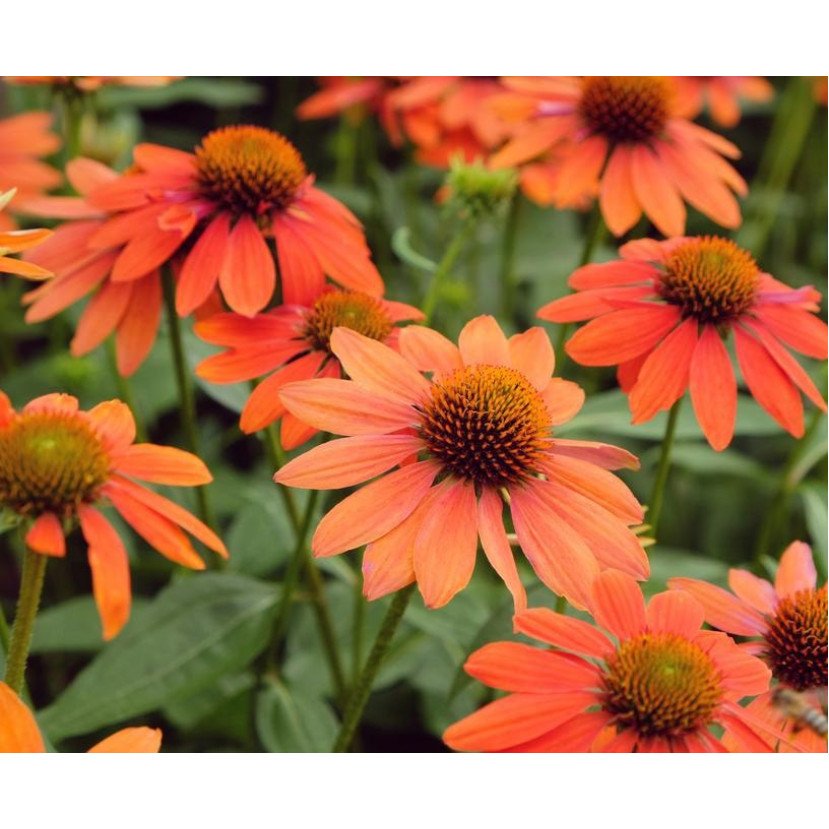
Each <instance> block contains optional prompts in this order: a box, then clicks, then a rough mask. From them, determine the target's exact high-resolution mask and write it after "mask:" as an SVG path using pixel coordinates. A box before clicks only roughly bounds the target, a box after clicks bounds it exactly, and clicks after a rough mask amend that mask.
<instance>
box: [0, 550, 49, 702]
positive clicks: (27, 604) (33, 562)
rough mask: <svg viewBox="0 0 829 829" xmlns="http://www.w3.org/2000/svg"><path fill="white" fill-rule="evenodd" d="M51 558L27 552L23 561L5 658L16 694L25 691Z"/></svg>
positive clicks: (9, 678)
mask: <svg viewBox="0 0 829 829" xmlns="http://www.w3.org/2000/svg"><path fill="white" fill-rule="evenodd" d="M47 561H48V557H47V556H44V555H40V554H39V553H33V552H32V551H31V550H26V552H25V554H24V558H23V574H22V576H21V577H20V595H19V597H18V599H17V610H16V612H15V615H14V624H13V625H12V632H11V639H10V641H9V650H8V654H7V656H6V685H8V686H9V687H10V688H11V689H12V691H14V692H15V693H16V694H20V692H21V690H22V689H23V680H24V677H25V675H26V662H27V660H28V658H29V646H30V645H31V643H32V631H33V630H34V623H35V617H36V616H37V609H38V607H39V606H40V594H41V593H42V592H43V574H44V573H45V572H46V562H47Z"/></svg>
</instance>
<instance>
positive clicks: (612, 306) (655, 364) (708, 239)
mask: <svg viewBox="0 0 829 829" xmlns="http://www.w3.org/2000/svg"><path fill="white" fill-rule="evenodd" d="M619 252H620V254H621V256H622V260H621V261H615V262H606V263H604V264H600V265H586V266H585V267H582V268H579V269H578V270H577V271H575V273H573V275H572V276H571V277H570V286H571V287H572V288H575V289H576V290H577V291H578V293H576V294H573V295H572V296H568V297H563V298H562V299H557V300H555V301H553V302H551V303H549V304H548V305H545V306H544V307H543V308H542V309H541V310H540V311H539V312H538V314H539V316H540V317H541V318H542V319H545V320H550V321H552V322H559V323H564V322H574V321H581V320H592V322H589V323H588V324H587V325H585V326H584V327H583V328H582V329H580V330H579V331H577V332H576V333H575V335H574V336H573V337H572V338H571V339H570V341H569V342H568V343H567V345H566V350H567V353H568V354H569V355H570V356H571V357H572V358H573V359H574V360H576V362H579V363H582V364H583V365H590V366H609V365H618V366H619V369H618V377H619V384H620V385H621V387H622V389H623V390H624V391H625V392H626V393H628V394H629V399H630V408H631V412H632V413H633V422H634V423H641V422H643V421H646V420H649V419H650V418H652V417H653V416H654V415H655V414H656V413H657V412H659V411H661V410H663V409H668V408H670V407H671V406H672V405H673V404H674V403H675V402H676V401H677V400H679V398H680V397H682V395H683V394H684V393H685V390H686V389H688V388H689V387H690V390H691V402H692V403H693V405H694V411H695V413H696V416H697V420H698V421H699V424H700V426H701V427H702V431H703V432H704V434H705V436H706V438H707V439H708V442H709V443H710V444H711V446H713V447H714V449H717V450H720V449H724V448H725V447H726V446H728V444H729V443H730V442H731V438H732V436H733V434H734V422H735V418H736V410H737V384H736V380H735V378H734V371H733V369H732V367H731V360H730V358H729V356H728V351H727V349H726V347H725V343H724V342H723V338H724V337H727V336H728V334H729V333H733V335H734V341H735V345H736V350H737V362H738V363H739V365H740V370H741V371H742V374H743V379H744V380H745V382H746V385H747V386H748V389H749V391H750V392H751V394H752V395H754V397H755V398H756V399H757V402H758V403H759V404H760V405H761V406H762V407H763V408H764V409H765V410H766V411H767V412H768V413H769V414H770V415H771V416H772V417H773V418H774V419H775V420H776V421H777V422H778V423H779V424H780V425H781V426H782V427H783V428H784V429H786V430H787V431H789V432H791V434H793V435H795V437H800V436H801V435H803V402H802V400H801V398H800V392H801V391H802V392H803V393H804V394H805V395H806V396H807V397H808V398H809V399H810V400H811V401H812V402H813V403H814V404H815V405H816V406H818V407H820V408H821V409H823V410H825V409H826V404H825V402H824V400H823V397H822V396H821V394H820V392H819V391H818V390H817V388H816V387H815V385H814V383H813V382H812V381H811V380H810V379H809V376H808V375H807V374H806V372H805V371H804V370H803V368H802V367H801V366H800V364H799V363H798V362H797V361H796V360H795V359H794V358H793V357H792V356H791V354H790V353H789V352H788V351H787V350H786V348H784V345H785V346H789V347H790V348H793V349H794V350H796V351H799V352H800V353H802V354H806V355H808V356H809V357H815V358H817V359H821V360H825V359H826V340H827V329H826V324H825V323H824V322H823V321H822V320H820V319H819V318H818V317H817V316H815V314H814V313H812V312H814V311H817V310H818V305H817V302H818V300H819V299H820V294H819V293H818V292H817V291H816V290H815V289H814V288H811V287H806V288H800V289H798V290H794V289H792V288H790V287H788V286H787V285H784V284H783V283H781V282H778V281H777V280H776V279H775V278H774V277H772V276H771V275H770V274H767V273H763V272H762V271H761V270H760V268H759V267H758V266H757V263H756V262H755V261H754V259H753V258H752V256H751V254H750V253H749V252H748V251H746V250H744V249H743V248H740V247H738V246H737V245H736V244H734V242H732V241H730V240H728V239H721V238H718V237H715V236H700V237H680V238H677V239H669V240H667V241H664V242H656V241H654V240H652V239H641V240H637V241H635V242H629V243H628V244H626V245H623V246H622V248H621V249H620V251H619Z"/></svg>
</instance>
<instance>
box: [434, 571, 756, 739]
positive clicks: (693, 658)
mask: <svg viewBox="0 0 829 829" xmlns="http://www.w3.org/2000/svg"><path fill="white" fill-rule="evenodd" d="M590 611H591V614H592V615H593V618H594V619H595V620H596V622H597V623H598V627H594V626H593V625H591V624H589V623H588V622H584V621H581V620H579V619H574V618H572V617H570V616H565V615H563V614H561V613H554V612H553V611H552V610H548V609H546V608H539V609H530V610H526V611H524V612H523V613H519V614H518V615H517V616H516V617H515V626H516V629H517V630H518V631H519V632H521V633H524V634H526V635H527V636H531V637H533V638H535V639H538V640H540V641H542V642H545V643H546V644H548V645H552V646H553V647H554V648H555V649H556V650H554V651H544V650H539V649H537V648H534V647H532V646H530V645H523V644H518V643H516V642H496V643H493V644H490V645H486V646H484V647H483V648H481V649H480V650H478V651H476V652H475V653H473V654H472V656H470V657H469V659H468V660H467V663H466V666H465V667H466V671H467V673H469V674H471V675H472V676H474V677H475V678H476V679H479V680H481V681H482V682H484V683H486V684H487V685H489V686H491V687H493V688H499V689H501V690H504V691H509V692H510V694H509V695H508V696H506V697H504V698H503V699H498V700H496V701H495V702H492V703H490V704H489V705H486V706H484V707H483V708H482V709H480V710H479V711H476V712H475V713H474V714H471V715H470V716H468V717H466V718H465V719H463V720H461V721H460V722H457V723H455V724H454V725H453V726H450V728H448V729H447V731H446V732H445V734H444V735H443V739H444V740H445V742H446V743H447V745H449V746H450V747H451V748H454V749H457V750H461V751H508V752H589V751H593V752H631V751H637V752H716V751H727V750H728V749H727V748H726V747H725V746H724V745H723V744H722V742H721V741H720V740H719V739H717V737H716V736H715V735H714V734H713V733H712V732H711V730H710V728H711V726H725V727H728V728H730V729H731V731H732V733H733V735H734V738H735V740H736V741H737V746H738V750H740V751H762V752H768V751H771V747H770V746H769V745H768V744H767V743H766V741H765V740H764V739H763V738H762V737H761V736H760V735H759V734H758V733H757V731H758V730H759V731H761V732H764V731H765V728H764V727H763V726H762V724H760V725H758V724H757V723H756V722H755V720H754V718H753V717H751V715H750V714H748V713H747V712H746V710H745V709H743V708H741V707H740V706H739V705H738V702H739V700H740V699H742V698H743V697H746V696H754V695H756V694H762V693H763V692H765V691H766V690H767V688H768V685H769V673H770V672H769V669H768V668H767V667H766V665H764V664H763V662H762V661H761V660H759V659H757V658H756V657H754V656H752V655H751V654H748V653H746V652H745V651H744V650H742V649H741V648H740V647H738V646H737V645H736V644H735V642H734V641H733V640H732V639H731V638H730V637H728V636H726V634H724V633H715V632H713V631H705V630H700V627H701V625H702V621H703V609H702V606H701V605H700V604H699V603H698V602H697V601H696V600H695V599H693V598H692V597H691V596H687V595H684V594H682V593H678V592H676V591H669V592H666V593H660V594H658V595H656V596H654V597H653V598H652V599H651V600H650V602H649V603H648V606H647V608H646V607H645V601H644V599H643V597H642V591H641V590H640V588H639V585H638V584H636V582H635V581H634V580H633V579H632V578H631V577H630V576H628V575H626V574H625V573H621V572H619V571H617V570H606V571H604V572H602V573H600V574H599V575H598V576H597V577H596V579H595V581H594V583H593V588H592V591H591V598H590Z"/></svg>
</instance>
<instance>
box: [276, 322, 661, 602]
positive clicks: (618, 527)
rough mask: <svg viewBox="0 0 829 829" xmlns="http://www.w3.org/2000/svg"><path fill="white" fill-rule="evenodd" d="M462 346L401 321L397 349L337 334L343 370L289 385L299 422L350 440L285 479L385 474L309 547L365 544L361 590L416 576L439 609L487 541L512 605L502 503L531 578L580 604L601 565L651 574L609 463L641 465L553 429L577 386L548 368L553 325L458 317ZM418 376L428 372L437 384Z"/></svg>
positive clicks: (285, 472) (384, 588)
mask: <svg viewBox="0 0 829 829" xmlns="http://www.w3.org/2000/svg"><path fill="white" fill-rule="evenodd" d="M459 346H460V347H459V348H458V347H456V346H455V345H454V344H452V343H451V342H449V340H447V339H446V338H445V337H443V336H442V335H441V334H438V333H437V332H436V331H432V330H430V329H427V328H421V327H419V326H409V327H408V328H404V329H403V330H402V331H401V332H400V352H401V353H397V352H396V351H395V350H393V349H391V348H389V347H388V346H387V345H383V344H382V343H379V342H377V341H376V340H372V339H369V338H368V337H364V336H362V335H361V334H358V333H357V332H355V331H352V330H349V329H347V328H337V329H335V330H334V333H333V334H332V335H331V350H332V351H333V353H334V354H335V356H336V357H337V359H338V360H339V361H340V363H341V364H342V368H343V369H344V371H345V373H346V374H347V375H348V376H349V377H350V378H351V379H350V380H337V379H317V380H308V381H305V382H301V383H292V384H290V385H287V386H285V387H284V388H283V389H282V392H281V395H280V396H281V398H282V402H283V404H284V405H285V407H286V408H287V409H288V411H289V412H291V413H292V414H294V415H295V416H296V417H298V418H299V419H300V420H302V421H305V422H307V423H309V424H310V425H312V426H314V427H316V428H318V429H322V430H325V431H330V432H334V433H336V434H340V435H348V436H349V437H345V438H343V439H342V440H335V441H332V442H330V443H327V444H324V445H322V446H318V447H316V448H315V449H312V450H311V451H309V452H307V453H306V454H304V455H302V456H301V457H299V458H296V459H295V460H293V461H291V462H290V463H289V464H287V465H286V466H285V467H284V468H283V469H281V470H280V471H279V472H278V473H277V475H276V480H277V481H278V482H279V483H282V484H288V485H290V486H297V487H303V488H308V489H332V488H341V487H348V486H354V485H355V484H360V483H363V482H365V481H367V480H369V479H370V478H375V477H377V476H380V475H382V476H383V477H379V478H378V479H377V480H375V481H373V482H372V483H370V484H368V485H366V486H365V487H363V488H362V489H360V490H359V491H358V492H356V493H354V494H352V495H350V496H348V497H347V498H345V500H343V501H341V502H340V503H339V504H337V506H336V507H334V509H332V510H331V511H330V512H329V513H328V514H327V515H326V516H325V517H324V518H323V519H322V521H321V522H320V524H319V526H318V528H317V530H316V533H315V534H314V538H313V540H312V543H311V547H312V550H313V553H314V555H316V556H331V555H336V554H337V553H342V552H345V551H346V550H352V549H354V548H356V547H360V546H361V545H363V544H368V547H367V548H366V552H365V556H364V558H363V576H364V587H363V590H364V593H365V595H366V596H367V597H368V598H369V599H375V598H378V597H379V596H383V595H385V594H387V593H390V592H392V591H394V590H397V589H399V588H401V587H403V586H405V585H407V584H410V583H411V582H413V581H415V580H416V581H417V583H418V586H419V588H420V592H421V593H422V595H423V598H424V600H425V602H426V604H427V605H428V606H429V607H440V606H442V605H444V604H446V603H447V602H448V601H449V600H450V599H451V598H452V597H453V596H454V595H455V594H456V593H457V592H458V591H459V590H462V589H463V588H464V587H465V586H466V585H467V583H468V582H469V579H470V577H471V576H472V570H473V568H474V566H475V558H476V550H477V547H478V538H479V537H480V539H481V543H482V546H483V549H484V553H485V554H486V556H487V558H488V559H489V561H490V563H491V564H492V566H493V568H494V569H495V570H496V571H497V573H498V575H499V576H501V578H502V579H503V580H504V581H505V582H506V584H507V587H508V588H509V589H510V591H511V593H512V594H513V597H514V599H515V605H516V607H519V608H520V607H523V606H525V604H526V595H525V593H524V588H523V587H522V585H521V581H520V579H519V577H518V570H517V569H516V564H515V561H514V559H513V555H512V551H511V550H510V544H509V541H508V539H507V534H506V531H505V529H504V519H503V510H504V504H505V503H506V505H507V507H508V511H509V513H510V514H511V516H512V522H513V524H514V527H515V532H516V534H517V538H518V542H519V543H520V545H521V547H522V548H523V550H524V553H525V554H526V556H527V558H528V559H529V561H530V563H531V564H532V566H533V568H534V569H535V571H536V573H537V574H538V577H539V578H540V579H541V580H542V581H543V582H544V584H546V585H547V586H548V587H550V588H551V589H552V590H554V591H555V592H556V593H558V594H560V595H563V596H566V597H567V598H568V599H569V600H570V601H571V602H573V603H574V604H576V605H578V606H584V605H585V603H586V600H587V597H588V589H589V585H590V582H591V580H592V578H593V576H594V575H595V574H596V573H597V572H599V569H600V568H602V567H608V566H613V567H619V568H622V569H625V570H626V571H628V572H630V573H631V574H633V575H635V576H636V577H637V578H646V577H647V574H648V561H647V557H646V556H645V553H644V550H643V549H642V547H641V545H640V543H639V541H638V540H637V538H636V536H635V535H634V534H633V532H631V530H630V529H628V526H629V525H632V524H637V523H639V522H641V520H642V508H641V506H640V505H639V503H638V502H637V500H636V499H635V498H634V497H633V495H632V493H631V492H630V490H628V488H627V487H626V486H625V485H624V484H623V483H622V482H621V481H620V480H619V479H617V478H616V477H615V476H614V475H612V474H610V472H609V471H608V470H609V469H619V468H620V467H623V466H627V467H632V468H636V467H637V466H638V462H637V461H636V458H635V457H633V456H632V455H631V454H630V453H628V452H625V451H624V450H622V449H618V448H616V447H615V446H608V445H607V444H601V443H590V442H583V441H572V440H559V439H553V438H551V436H550V430H551V428H552V427H554V426H557V425H558V424H561V423H565V422H566V421H568V420H570V419H571V418H572V417H573V416H574V415H575V414H576V412H577V411H578V410H579V409H580V408H581V405H582V403H583V402H584V393H583V392H582V390H581V389H580V388H579V387H578V386H577V385H576V384H575V383H571V382H569V381H567V380H561V379H558V378H551V376H550V375H551V374H552V372H553V368H554V363H555V359H554V355H553V349H552V346H551V345H550V341H549V338H548V337H547V335H546V334H545V333H544V332H543V331H542V330H541V329H540V328H532V329H530V330H529V331H526V332H525V333H523V334H517V335H515V336H514V337H511V338H510V339H507V338H506V337H505V336H504V334H503V332H502V331H501V329H500V328H499V326H498V323H497V322H496V321H495V320H494V319H493V318H492V317H486V316H484V317H478V318H476V319H474V320H472V321H471V322H470V323H468V324H467V325H466V326H465V327H464V329H463V331H462V332H461V335H460V339H459ZM401 355H402V356H401ZM421 371H433V372H434V374H433V376H432V378H431V380H427V379H426V378H425V377H424V376H423V374H422V373H421ZM398 466H399V469H395V470H394V471H393V472H389V473H388V474H383V473H386V472H388V470H390V469H392V468H393V467H398Z"/></svg>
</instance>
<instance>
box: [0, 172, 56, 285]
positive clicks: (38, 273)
mask: <svg viewBox="0 0 829 829" xmlns="http://www.w3.org/2000/svg"><path fill="white" fill-rule="evenodd" d="M14 194H15V190H14V189H12V190H9V191H8V192H7V193H2V192H0V220H2V218H3V212H2V211H3V209H4V208H5V207H6V205H7V204H8V203H9V202H10V201H11V200H12V199H13V198H14ZM51 235H52V231H51V230H45V229H43V228H38V229H36V230H0V273H13V274H15V275H16V276H22V277H25V278H26V279H47V278H48V277H50V276H51V275H52V272H51V271H47V270H46V269H45V268H41V267H38V266H37V265H34V264H32V263H31V262H23V261H21V260H20V259H12V258H11V257H10V256H9V255H8V254H10V253H20V251H23V250H28V249H29V248H33V247H35V246H36V245H39V244H41V242H43V241H44V240H46V239H48V238H49V237H50V236H51Z"/></svg>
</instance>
